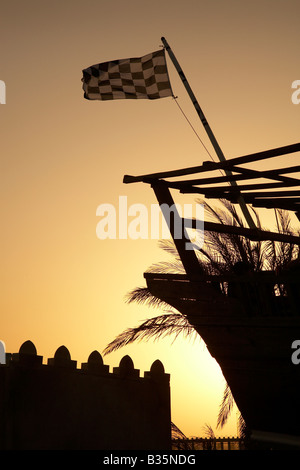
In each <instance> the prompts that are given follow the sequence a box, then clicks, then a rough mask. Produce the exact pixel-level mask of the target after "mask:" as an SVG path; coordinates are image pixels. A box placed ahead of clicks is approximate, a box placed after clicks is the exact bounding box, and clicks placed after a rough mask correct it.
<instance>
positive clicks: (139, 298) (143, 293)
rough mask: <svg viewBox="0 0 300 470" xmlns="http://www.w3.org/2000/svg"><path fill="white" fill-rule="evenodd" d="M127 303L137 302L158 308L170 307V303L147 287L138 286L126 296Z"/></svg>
mask: <svg viewBox="0 0 300 470" xmlns="http://www.w3.org/2000/svg"><path fill="white" fill-rule="evenodd" d="M125 301H126V303H128V304H130V303H132V302H136V303H137V304H144V305H148V306H149V307H156V308H166V307H167V308H169V307H170V305H169V304H167V303H166V302H164V301H163V300H161V299H159V298H158V297H155V296H154V295H152V294H151V292H150V291H149V289H148V288H147V287H136V288H135V289H133V290H131V291H130V292H128V293H127V294H126V296H125Z"/></svg>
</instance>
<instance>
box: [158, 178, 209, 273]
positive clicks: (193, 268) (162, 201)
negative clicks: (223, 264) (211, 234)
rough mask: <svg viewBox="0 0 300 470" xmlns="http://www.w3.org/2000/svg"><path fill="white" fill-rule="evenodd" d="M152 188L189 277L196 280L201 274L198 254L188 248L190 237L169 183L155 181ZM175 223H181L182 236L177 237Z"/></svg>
mask: <svg viewBox="0 0 300 470" xmlns="http://www.w3.org/2000/svg"><path fill="white" fill-rule="evenodd" d="M152 188H153V191H154V193H155V195H156V198H157V200H158V203H159V205H160V206H161V210H162V213H163V216H164V217H165V220H166V223H167V224H168V226H169V230H170V233H171V236H172V238H173V240H174V244H175V246H176V249H177V251H178V254H179V256H180V259H181V261H182V264H183V267H184V269H185V272H186V274H187V277H188V278H189V279H190V280H193V281H195V280H197V279H198V278H199V276H200V274H201V267H200V264H199V262H198V260H197V256H196V254H195V252H194V250H193V249H192V250H187V249H186V244H187V243H188V242H189V237H188V234H187V232H186V230H185V227H184V224H183V220H182V218H181V217H180V215H179V214H178V211H177V209H176V206H175V203H174V200H173V198H172V195H171V193H170V190H169V188H168V187H167V185H165V184H163V183H161V182H159V181H156V182H153V183H152ZM164 205H165V207H168V209H169V215H170V217H169V220H168V218H167V217H166V213H164V210H163V209H164ZM162 206H163V207H162ZM171 208H172V211H171V210H170V209H171ZM175 224H180V229H181V236H180V237H176V233H175V228H176V227H175ZM177 228H178V225H177Z"/></svg>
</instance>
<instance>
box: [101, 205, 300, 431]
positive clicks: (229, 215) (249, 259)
mask: <svg viewBox="0 0 300 470" xmlns="http://www.w3.org/2000/svg"><path fill="white" fill-rule="evenodd" d="M197 202H198V203H201V204H203V205H204V210H205V216H206V220H209V219H211V220H213V221H215V222H218V223H221V224H225V225H233V226H238V227H243V226H244V225H243V221H242V219H241V218H240V216H239V214H238V213H237V211H236V208H235V206H234V205H233V204H231V203H230V202H228V201H226V200H221V201H220V202H221V204H222V205H221V207H220V208H214V207H213V206H211V205H210V204H208V203H207V202H206V201H205V200H198V201H197ZM251 209H252V211H253V213H254V215H255V218H256V224H257V227H258V228H259V229H261V228H262V225H261V221H260V218H259V216H258V213H257V212H256V211H255V210H254V209H253V208H252V207H251ZM275 214H276V220H277V227H278V232H280V233H284V234H290V235H295V234H296V235H299V234H300V232H299V231H298V232H296V231H295V230H294V229H292V227H291V219H290V216H289V213H288V212H286V211H283V210H276V211H275ZM160 246H161V248H162V249H164V250H165V251H166V252H168V253H170V254H171V255H173V257H174V259H173V260H172V261H171V262H161V263H158V264H154V265H152V266H151V267H150V268H149V269H148V272H154V273H166V272H167V273H175V274H176V273H183V274H184V273H185V270H184V268H183V265H182V263H181V260H180V257H179V255H178V252H177V250H176V248H175V246H174V244H173V242H172V241H170V240H164V241H161V242H160ZM196 255H197V258H198V261H199V269H201V270H202V272H204V273H206V274H215V275H221V274H224V273H228V272H230V271H231V270H232V268H233V267H234V266H235V265H236V263H238V262H244V263H247V264H248V265H250V266H251V269H252V270H253V271H256V272H258V271H263V270H271V271H278V270H280V269H283V268H285V267H286V266H287V265H288V264H289V263H290V262H291V261H292V260H293V259H296V258H299V246H298V245H294V244H291V243H287V242H274V241H268V240H267V241H250V240H249V239H247V238H245V237H242V236H239V235H235V234H229V233H217V232H212V231H206V232H205V244H204V247H203V248H201V249H199V250H198V251H197V252H196ZM221 289H222V291H223V293H224V294H226V293H227V287H226V285H222V284H221ZM127 302H128V303H131V302H136V303H138V304H147V305H149V306H151V307H156V308H157V307H159V308H164V309H167V310H165V312H164V313H163V314H162V315H158V316H156V317H153V318H150V319H148V320H146V321H144V322H143V323H141V324H140V325H139V326H137V327H134V328H128V329H127V330H125V331H124V332H122V333H121V334H120V335H118V336H117V337H116V338H115V339H114V340H113V341H112V342H111V343H109V344H108V345H107V347H106V348H105V350H104V354H108V353H110V352H112V351H115V350H117V349H119V348H121V347H123V346H126V345H128V344H130V343H132V342H134V341H140V340H148V339H152V338H155V339H157V338H162V337H165V336H168V335H171V334H172V335H175V338H176V337H177V336H178V335H179V334H183V335H185V336H186V337H189V336H191V335H195V336H196V337H197V336H198V333H197V332H196V330H195V329H194V327H193V326H192V325H191V324H190V323H189V322H188V320H187V318H186V317H184V316H183V315H182V314H181V313H179V312H178V311H176V310H174V309H172V308H171V309H170V305H168V304H166V303H165V302H164V301H162V300H161V299H159V298H157V297H155V296H153V295H152V294H151V292H150V291H149V290H148V288H147V287H137V288H135V289H133V290H132V291H131V292H129V294H128V295H127ZM198 337H199V336H198ZM233 404H234V399H233V396H232V394H231V391H230V388H229V386H228V384H226V386H225V390H224V395H223V400H222V403H221V405H220V411H219V416H218V421H217V427H218V426H220V427H223V426H224V424H225V423H226V421H227V419H228V416H229V414H230V412H231V410H232V407H233ZM239 427H240V432H241V433H242V434H243V431H244V428H245V426H244V422H243V418H242V416H241V417H240V419H239Z"/></svg>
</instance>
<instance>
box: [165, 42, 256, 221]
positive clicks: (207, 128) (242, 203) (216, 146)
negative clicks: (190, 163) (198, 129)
mask: <svg viewBox="0 0 300 470" xmlns="http://www.w3.org/2000/svg"><path fill="white" fill-rule="evenodd" d="M161 40H162V43H163V45H164V47H165V49H166V51H167V52H168V54H169V56H170V59H171V60H172V62H173V64H174V66H175V68H176V70H177V72H178V74H179V77H180V78H181V80H182V82H183V84H184V86H185V88H186V91H187V92H188V95H189V97H190V98H191V100H192V103H193V105H194V107H195V109H196V111H197V114H198V116H199V118H200V120H201V122H202V124H203V127H204V129H205V131H206V133H207V135H208V137H209V139H210V141H211V143H212V145H213V147H214V149H215V152H216V154H217V156H218V158H219V160H220V161H221V162H224V161H225V160H226V158H225V156H224V154H223V152H222V150H221V148H220V146H219V144H218V142H217V139H216V138H215V135H214V133H213V131H212V130H211V127H210V125H209V124H208V122H207V119H206V117H205V115H204V113H203V111H202V109H201V107H200V105H199V103H198V100H197V98H196V97H195V95H194V93H193V91H192V89H191V87H190V85H189V82H188V81H187V79H186V76H185V75H184V73H183V70H182V68H181V67H180V65H179V62H178V61H177V59H176V57H175V55H174V53H173V51H172V49H171V48H170V46H169V44H168V43H167V41H166V39H165V38H164V37H162V38H161ZM225 173H226V175H227V176H231V175H232V173H231V172H230V171H228V170H225ZM230 184H231V185H232V186H236V187H237V188H238V185H237V183H236V181H231V182H230ZM238 203H239V205H240V207H241V210H242V212H243V214H244V217H245V219H246V221H247V223H248V225H249V227H250V228H256V225H255V223H254V221H253V219H252V217H251V214H250V212H249V210H248V207H247V206H246V203H245V201H244V199H243V197H242V196H241V195H239V196H238Z"/></svg>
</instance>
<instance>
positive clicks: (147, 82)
mask: <svg viewBox="0 0 300 470" xmlns="http://www.w3.org/2000/svg"><path fill="white" fill-rule="evenodd" d="M82 72H83V78H82V82H83V86H82V88H83V90H84V98H86V99H88V100H117V99H135V100H136V99H142V98H144V99H150V100H155V99H157V98H164V97H167V96H173V93H172V89H171V85H170V81H169V76H168V70H167V63H166V58H165V51H164V49H161V50H159V51H156V52H152V53H151V54H147V55H145V56H143V57H136V58H132V59H121V60H113V61H110V62H103V63H101V64H97V65H92V66H91V67H88V68H86V69H84V70H83V71H82Z"/></svg>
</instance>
